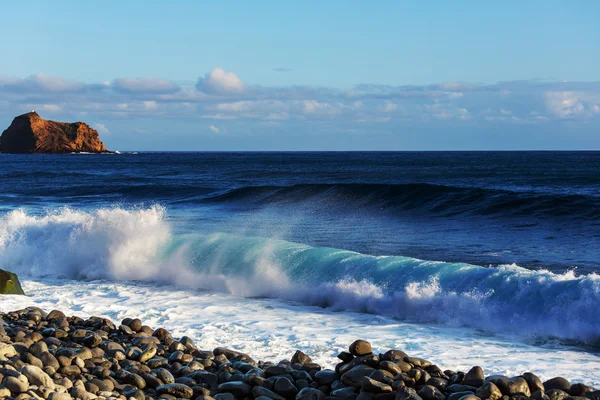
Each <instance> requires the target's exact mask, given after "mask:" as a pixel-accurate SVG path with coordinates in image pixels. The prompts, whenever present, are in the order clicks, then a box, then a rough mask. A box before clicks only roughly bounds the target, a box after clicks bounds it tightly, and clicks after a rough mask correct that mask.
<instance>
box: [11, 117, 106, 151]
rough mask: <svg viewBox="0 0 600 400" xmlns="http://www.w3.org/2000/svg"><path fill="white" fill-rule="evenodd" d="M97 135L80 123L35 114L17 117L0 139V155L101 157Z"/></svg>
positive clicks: (101, 145)
mask: <svg viewBox="0 0 600 400" xmlns="http://www.w3.org/2000/svg"><path fill="white" fill-rule="evenodd" d="M106 151H107V150H106V147H104V143H102V142H101V141H100V137H99V136H98V131H97V130H95V129H92V128H90V126H89V125H87V124H85V123H83V122H74V123H68V122H56V121H50V120H45V119H43V118H41V117H40V116H39V115H38V114H37V113H36V112H35V111H32V112H30V113H27V114H23V115H19V116H18V117H15V119H13V122H12V124H10V126H9V127H8V128H7V129H6V130H5V131H4V132H3V133H2V136H1V137H0V153H25V154H28V153H73V152H76V153H77V152H87V153H102V152H106Z"/></svg>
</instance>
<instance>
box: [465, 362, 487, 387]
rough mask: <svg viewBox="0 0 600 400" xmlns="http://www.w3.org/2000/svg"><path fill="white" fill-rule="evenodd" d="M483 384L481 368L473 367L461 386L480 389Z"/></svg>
mask: <svg viewBox="0 0 600 400" xmlns="http://www.w3.org/2000/svg"><path fill="white" fill-rule="evenodd" d="M483 383H484V375H483V369H482V368H481V367H473V368H471V369H470V370H469V372H467V373H466V374H465V377H464V378H463V381H462V384H463V385H468V386H474V387H480V386H481V385H483Z"/></svg>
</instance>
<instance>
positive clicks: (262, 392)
mask: <svg viewBox="0 0 600 400" xmlns="http://www.w3.org/2000/svg"><path fill="white" fill-rule="evenodd" d="M252 395H253V396H254V397H255V398H257V397H260V396H263V397H266V398H269V399H273V400H285V398H284V397H283V396H280V395H278V394H277V393H275V392H273V391H272V390H269V389H267V388H264V387H261V386H255V387H254V388H252Z"/></svg>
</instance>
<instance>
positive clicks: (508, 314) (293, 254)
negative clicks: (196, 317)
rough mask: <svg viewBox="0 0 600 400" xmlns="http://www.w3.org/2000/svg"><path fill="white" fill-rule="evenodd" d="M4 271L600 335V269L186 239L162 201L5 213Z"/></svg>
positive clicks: (567, 335) (592, 339) (582, 337)
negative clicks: (144, 204)
mask: <svg viewBox="0 0 600 400" xmlns="http://www.w3.org/2000/svg"><path fill="white" fill-rule="evenodd" d="M0 269H9V270H11V271H13V272H15V273H17V274H18V275H19V276H22V277H33V278H36V279H43V278H45V277H52V278H56V277H62V278H68V279H85V280H89V279H110V280H136V281H145V282H158V283H162V284H172V285H181V286H186V287H194V288H198V289H207V290H215V291H222V292H226V293H231V294H234V295H240V296H248V297H252V296H266V297H272V298H279V299H284V300H291V301H296V302H299V303H302V304H308V305H317V306H324V307H332V308H335V309H337V310H347V311H360V312H369V313H375V314H383V315H390V316H394V317H397V318H401V319H405V320H409V321H415V322H426V323H441V324H450V325H460V326H470V327H474V328H479V329H484V330H487V331H492V332H514V333H518V334H522V335H527V336H534V337H536V338H543V339H544V340H546V339H548V338H560V339H563V340H569V341H577V342H579V343H584V344H587V345H595V344H596V345H597V344H598V343H599V342H600V334H599V332H600V276H598V275H597V274H588V275H581V276H576V275H575V273H574V272H572V271H571V272H567V273H563V274H556V273H552V272H549V271H545V270H538V271H534V270H528V269H524V268H521V267H519V266H517V265H501V266H497V267H481V266H476V265H469V264H464V263H448V262H443V261H425V260H418V259H415V258H409V257H400V256H389V257H376V256H371V255H365V254H361V253H357V252H352V251H346V250H341V249H335V248H327V247H311V246H308V245H304V244H300V243H293V242H288V241H283V240H275V239H266V238H260V237H246V236H238V235H231V234H225V233H213V234H188V235H177V234H173V233H172V229H171V223H170V222H169V221H168V220H167V219H166V217H165V210H164V209H163V208H161V207H150V208H139V209H129V210H127V209H121V208H118V207H116V208H104V209H97V210H95V211H87V212H84V211H74V210H71V209H66V208H65V209H58V210H54V211H53V212H51V213H48V214H46V215H43V216H31V215H28V214H27V213H26V212H24V211H22V210H16V211H12V212H10V213H8V214H6V215H4V216H2V217H0Z"/></svg>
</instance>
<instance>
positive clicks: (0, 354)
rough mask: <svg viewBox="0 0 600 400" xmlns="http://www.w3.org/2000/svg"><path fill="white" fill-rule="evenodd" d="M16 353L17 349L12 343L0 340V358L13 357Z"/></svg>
mask: <svg viewBox="0 0 600 400" xmlns="http://www.w3.org/2000/svg"><path fill="white" fill-rule="evenodd" d="M16 355H17V351H16V350H15V347H14V346H13V345H12V344H7V343H1V342H0V360H2V359H6V358H10V357H14V356H16Z"/></svg>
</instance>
